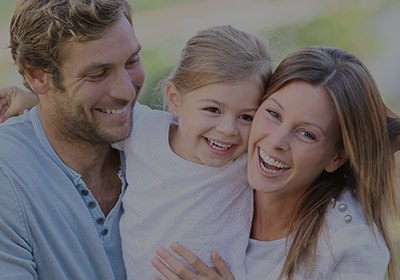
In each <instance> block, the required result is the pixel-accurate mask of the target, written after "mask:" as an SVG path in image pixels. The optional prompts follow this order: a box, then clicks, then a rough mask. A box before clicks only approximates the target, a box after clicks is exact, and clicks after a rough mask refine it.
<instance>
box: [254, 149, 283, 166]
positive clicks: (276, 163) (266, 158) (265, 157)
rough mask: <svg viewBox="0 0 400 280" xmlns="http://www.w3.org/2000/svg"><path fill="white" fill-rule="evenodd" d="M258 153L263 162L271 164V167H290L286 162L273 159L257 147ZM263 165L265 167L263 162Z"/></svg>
mask: <svg viewBox="0 0 400 280" xmlns="http://www.w3.org/2000/svg"><path fill="white" fill-rule="evenodd" d="M259 155H260V158H261V159H262V160H263V161H264V163H266V164H268V165H270V166H273V167H275V168H279V169H289V168H290V166H289V165H287V164H286V163H284V162H280V161H277V160H274V159H273V158H271V157H270V156H269V155H267V153H266V152H265V151H264V150H262V149H259ZM263 167H265V166H264V164H263ZM275 171H276V170H275Z"/></svg>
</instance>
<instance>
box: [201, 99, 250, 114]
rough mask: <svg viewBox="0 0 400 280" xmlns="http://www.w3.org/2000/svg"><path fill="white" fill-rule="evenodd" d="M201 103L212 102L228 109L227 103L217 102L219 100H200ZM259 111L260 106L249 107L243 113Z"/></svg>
mask: <svg viewBox="0 0 400 280" xmlns="http://www.w3.org/2000/svg"><path fill="white" fill-rule="evenodd" d="M199 102H211V103H214V104H216V105H217V106H221V107H226V104H225V103H222V102H220V101H217V100H215V99H211V98H207V99H200V100H199ZM257 109H258V105H257V106H253V107H249V108H244V109H243V111H256V110H257Z"/></svg>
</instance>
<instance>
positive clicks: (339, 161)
mask: <svg viewBox="0 0 400 280" xmlns="http://www.w3.org/2000/svg"><path fill="white" fill-rule="evenodd" d="M347 160H348V156H347V154H346V152H345V151H344V150H343V149H341V150H340V151H339V152H338V153H337V154H336V155H335V157H334V158H333V159H332V160H331V161H330V162H329V164H328V165H327V166H326V167H325V171H326V172H329V173H331V172H334V171H335V170H336V169H338V168H339V167H341V166H342V165H343V164H344V163H345V162H346V161H347Z"/></svg>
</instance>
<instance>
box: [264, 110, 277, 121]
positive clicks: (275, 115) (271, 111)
mask: <svg viewBox="0 0 400 280" xmlns="http://www.w3.org/2000/svg"><path fill="white" fill-rule="evenodd" d="M265 110H266V111H267V113H268V114H270V115H271V116H272V117H274V118H276V119H278V118H279V114H278V113H277V112H275V111H274V110H271V109H265Z"/></svg>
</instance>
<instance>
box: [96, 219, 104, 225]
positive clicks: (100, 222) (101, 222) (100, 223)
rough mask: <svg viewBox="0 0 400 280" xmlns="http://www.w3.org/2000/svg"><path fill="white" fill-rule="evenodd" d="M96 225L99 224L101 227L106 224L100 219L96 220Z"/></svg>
mask: <svg viewBox="0 0 400 280" xmlns="http://www.w3.org/2000/svg"><path fill="white" fill-rule="evenodd" d="M96 223H98V224H99V225H102V224H104V218H98V219H97V220H96Z"/></svg>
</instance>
